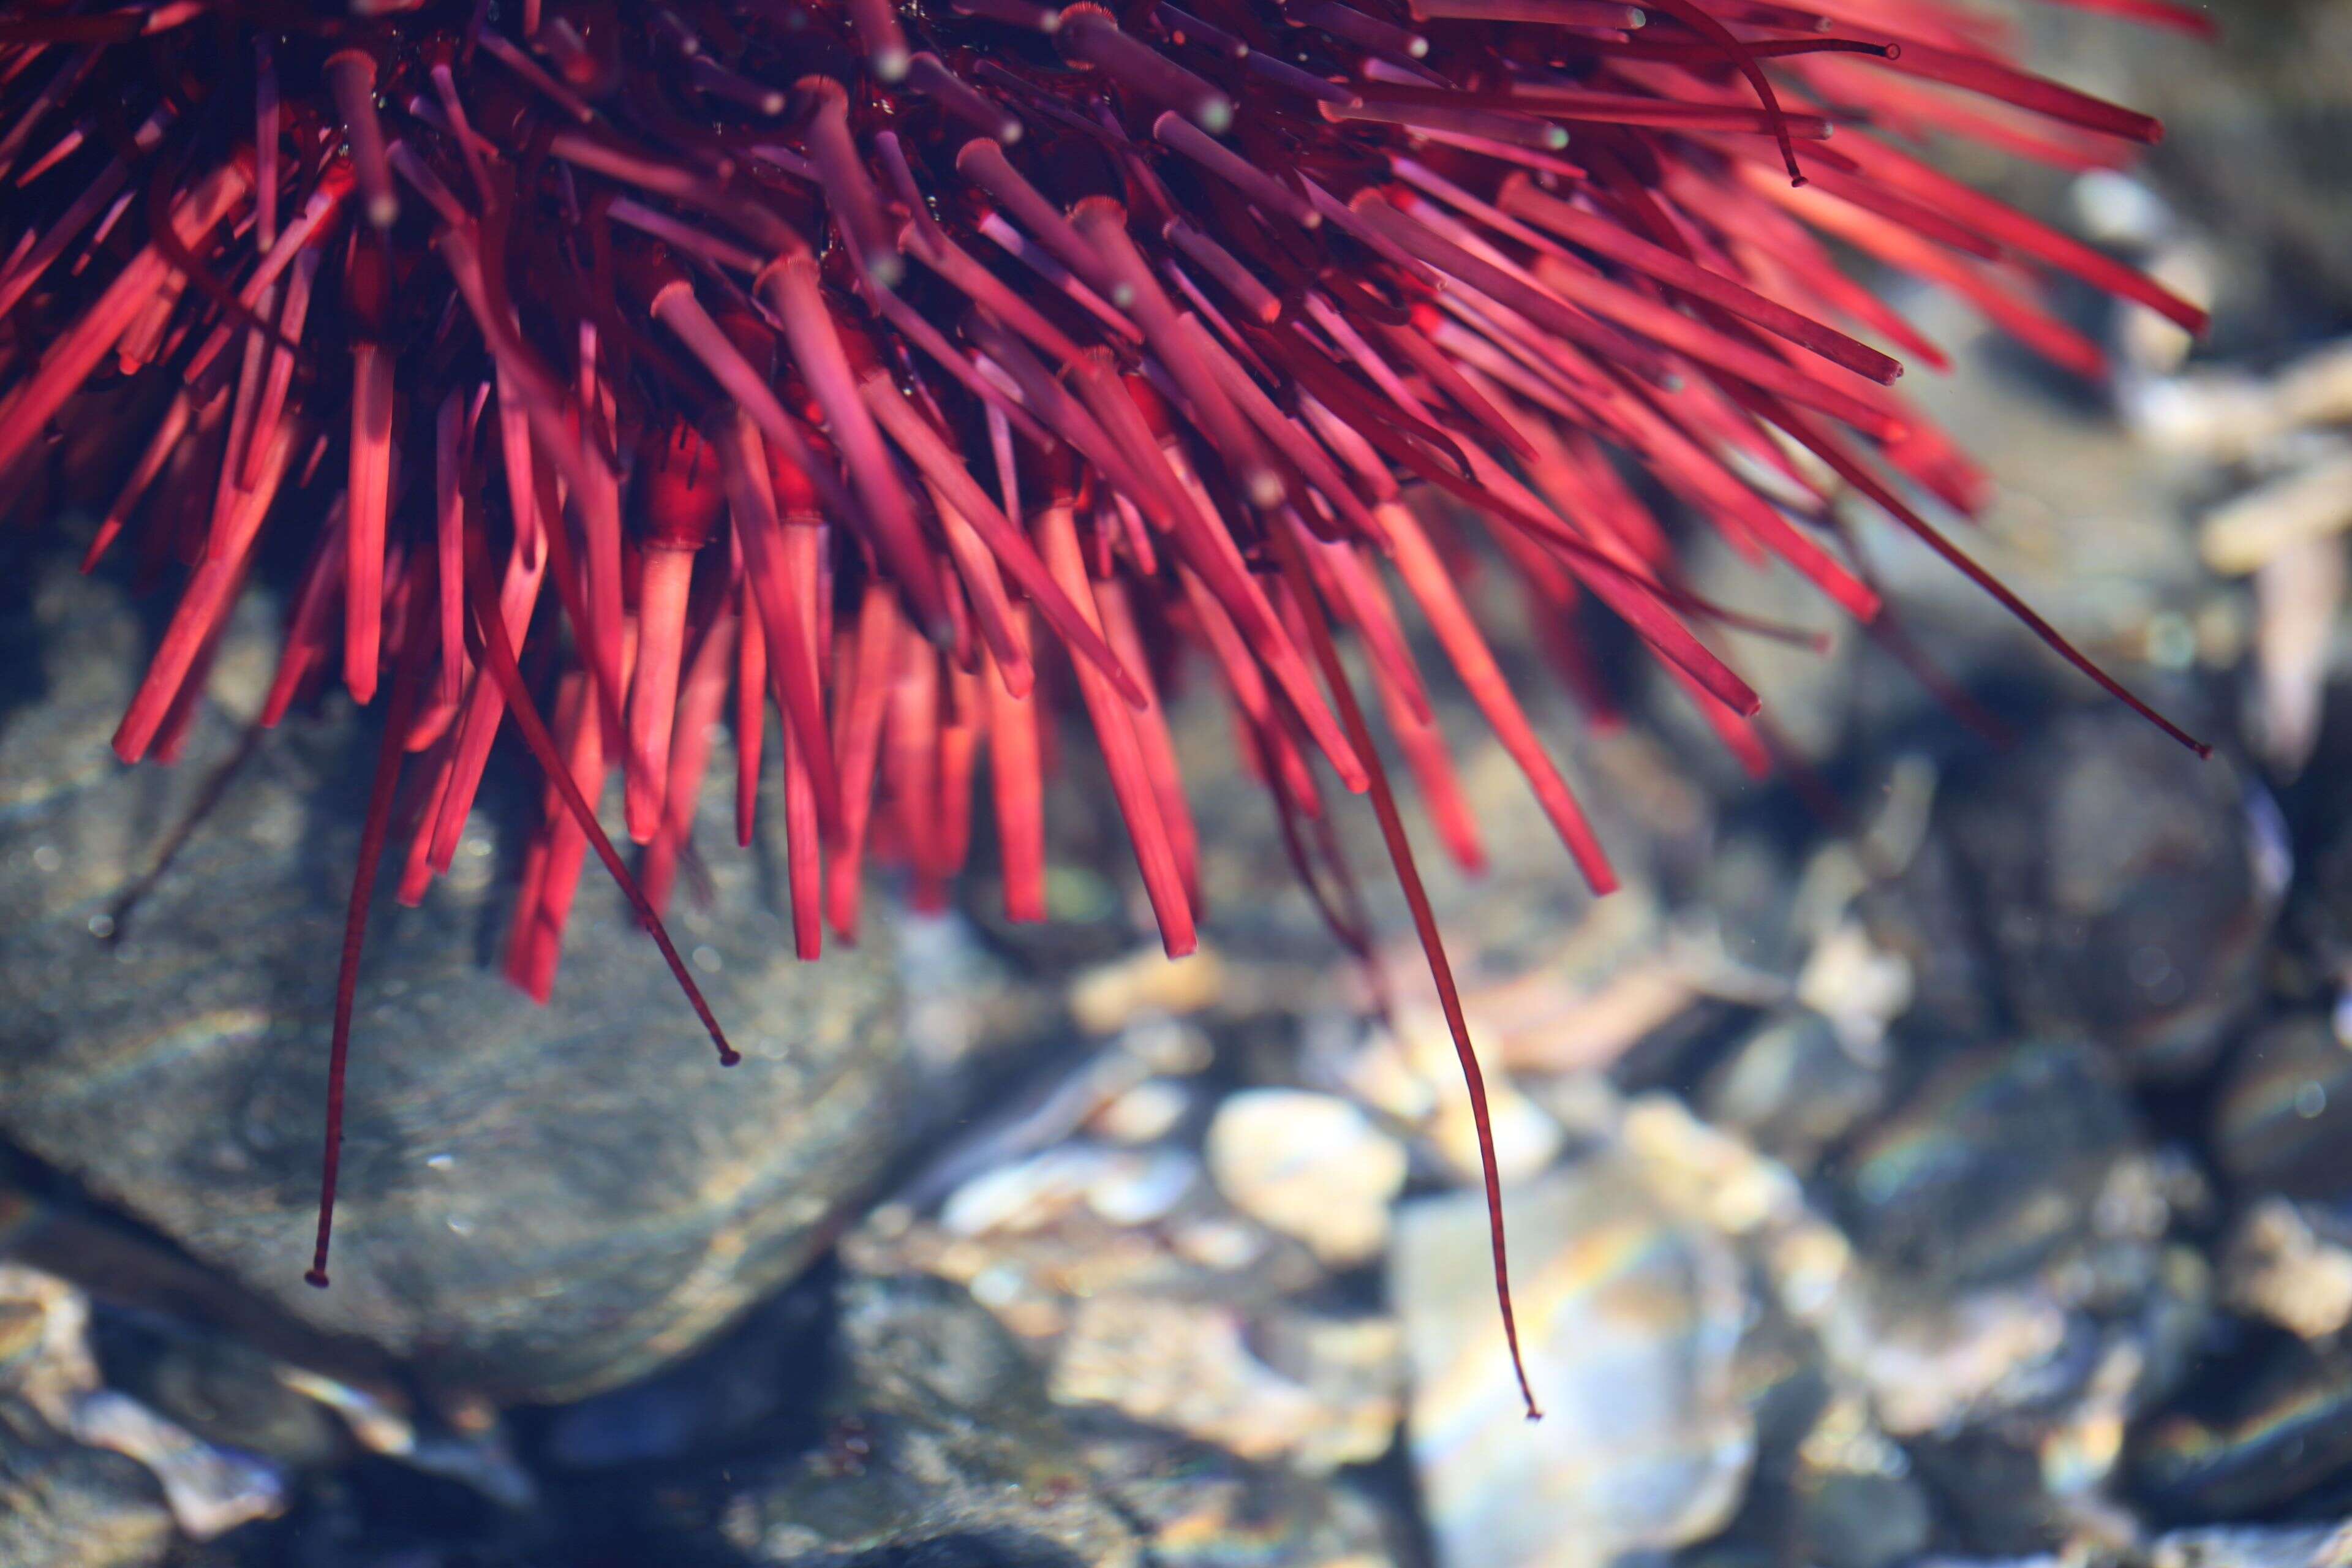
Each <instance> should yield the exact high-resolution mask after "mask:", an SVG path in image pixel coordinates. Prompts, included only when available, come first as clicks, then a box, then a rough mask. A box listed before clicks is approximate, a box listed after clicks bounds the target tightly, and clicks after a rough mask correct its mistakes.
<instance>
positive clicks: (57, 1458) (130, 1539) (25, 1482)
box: [0, 1399, 174, 1568]
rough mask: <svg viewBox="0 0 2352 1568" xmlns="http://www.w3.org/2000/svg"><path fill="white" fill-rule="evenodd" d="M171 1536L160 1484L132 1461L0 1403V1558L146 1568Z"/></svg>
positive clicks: (37, 1566)
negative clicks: (76, 1439)
mask: <svg viewBox="0 0 2352 1568" xmlns="http://www.w3.org/2000/svg"><path fill="white" fill-rule="evenodd" d="M173 1534H174V1532H173V1529H172V1516H171V1514H170V1512H169V1511H167V1510H165V1509H164V1507H163V1491H162V1489H161V1488H160V1487H158V1486H157V1485H156V1483H155V1479H154V1477H152V1476H151V1475H149V1474H148V1473H147V1471H146V1470H145V1469H144V1468H142V1467H141V1466H140V1465H139V1464H138V1463H137V1462H136V1461H134V1460H131V1459H126V1458H123V1457H122V1456H121V1455H120V1454H110V1453H105V1452H103V1451H101V1450H100V1449H96V1448H85V1447H80V1446H79V1445H78V1444H75V1443H72V1442H69V1441H68V1440H67V1439H65V1438H63V1437H60V1436H58V1435H57V1434H55V1433H53V1432H50V1431H49V1430H48V1429H47V1427H46V1426H43V1425H42V1423H41V1420H40V1417H39V1416H37V1415H34V1414H33V1412H32V1411H31V1410H30V1409H28V1408H27V1407H26V1406H25V1405H22V1404H19V1403H17V1402H16V1401H15V1400H13V1399H11V1400H5V1401H0V1563H7V1564H8V1568H147V1565H148V1564H151V1563H161V1562H162V1561H163V1555H164V1553H165V1552H168V1551H170V1550H171V1547H172V1542H173Z"/></svg>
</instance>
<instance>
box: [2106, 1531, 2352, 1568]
mask: <svg viewBox="0 0 2352 1568" xmlns="http://www.w3.org/2000/svg"><path fill="white" fill-rule="evenodd" d="M2347 1550H2352V1527H2347V1526H2346V1525H2343V1524H2290V1525H2255V1526H2248V1527H2245V1528H2242V1529H2230V1528H2227V1527H2222V1528H2218V1529H2205V1530H2176V1531H2171V1532H2170V1533H2168V1534H2165V1535H2160V1536H2158V1537H2157V1540H2156V1543H2155V1545H2154V1546H2153V1547H2151V1548H2150V1549H2149V1551H2148V1561H2149V1563H2151V1564H2153V1568H2326V1564H2328V1563H2341V1562H2342V1561H2343V1560H2344V1555H2345V1552H2347Z"/></svg>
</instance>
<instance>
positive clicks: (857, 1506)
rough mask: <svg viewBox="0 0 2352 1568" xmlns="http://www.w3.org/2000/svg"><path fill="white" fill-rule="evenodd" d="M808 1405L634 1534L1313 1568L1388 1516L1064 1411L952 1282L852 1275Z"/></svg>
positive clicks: (1028, 1562) (989, 1560)
mask: <svg viewBox="0 0 2352 1568" xmlns="http://www.w3.org/2000/svg"><path fill="white" fill-rule="evenodd" d="M838 1335H839V1342H838V1344H837V1346H836V1347H835V1358H834V1361H833V1363H832V1370H831V1374H830V1377H829V1379H828V1387H827V1389H826V1392H825V1394H824V1396H823V1399H822V1401H821V1403H820V1405H819V1407H818V1412H817V1414H818V1418H819V1421H820V1423H821V1433H820V1436H818V1438H817V1440H816V1441H815V1443H814V1444H813V1445H812V1446H810V1447H808V1448H807V1450H806V1451H805V1452H803V1453H800V1454H797V1455H794V1456H793V1457H791V1458H785V1459H782V1460H777V1459H754V1460H751V1461H748V1462H742V1463H736V1464H731V1465H729V1466H727V1467H726V1468H724V1469H723V1470H722V1471H721V1472H720V1473H719V1475H718V1476H717V1477H716V1478H714V1479H712V1480H711V1481H709V1482H708V1483H707V1484H703V1485H699V1486H689V1487H686V1488H680V1489H671V1490H670V1492H668V1493H667V1495H664V1496H662V1497H659V1498H657V1499H656V1500H655V1503H654V1511H653V1513H652V1516H651V1517H650V1519H649V1520H648V1521H647V1522H646V1530H645V1534H646V1538H647V1539H648V1540H649V1541H658V1542H662V1543H663V1544H664V1550H665V1552H668V1553H670V1554H671V1557H672V1558H673V1559H675V1558H677V1557H684V1558H685V1559H687V1560H698V1559H697V1558H696V1556H695V1554H696V1553H697V1552H707V1553H709V1554H712V1555H713V1556H714V1557H718V1558H720V1559H722V1560H725V1561H730V1562H734V1563H757V1564H761V1568H836V1565H840V1568H846V1565H847V1564H850V1563H860V1564H863V1563H876V1562H887V1563H922V1564H925V1565H931V1564H938V1565H940V1568H1079V1565H1081V1564H1083V1565H1085V1568H1126V1565H1130V1564H1141V1563H1152V1564H1155V1565H1160V1564H1165V1565H1168V1568H1216V1565H1221V1564H1225V1563H1233V1562H1235V1561H1241V1560H1246V1561H1251V1562H1259V1561H1263V1562H1278V1563H1286V1564H1294V1563H1295V1564H1299V1565H1302V1568H1315V1565H1318V1564H1328V1565H1330V1568H1339V1564H1341V1563H1349V1564H1368V1565H1370V1564H1386V1563H1390V1562H1391V1557H1390V1555H1389V1552H1388V1550H1387V1548H1386V1545H1385V1541H1386V1538H1387V1535H1388V1532H1389V1531H1390V1529H1391V1524H1390V1522H1389V1521H1387V1520H1386V1519H1385V1517H1384V1516H1383V1515H1382V1514H1381V1512H1380V1510H1378V1509H1377V1508H1375V1507H1374V1506H1373V1505H1372V1504H1371V1503H1370V1502H1369V1501H1368V1500H1364V1499H1363V1498H1361V1497H1360V1496H1358V1495H1356V1494H1354V1493H1352V1492H1350V1491H1347V1490H1345V1489H1335V1488H1334V1487H1332V1486H1331V1485H1330V1484H1329V1483H1327V1482H1323V1481H1318V1480H1310V1479H1306V1478H1303V1477H1299V1476H1296V1475H1291V1474H1286V1473H1284V1472H1280V1471H1276V1470H1267V1469H1259V1468H1253V1467H1250V1466H1245V1465H1243V1464H1241V1463H1239V1462H1238V1461H1236V1460H1234V1459H1232V1458H1229V1457H1227V1456H1224V1455H1222V1454H1220V1453H1218V1452H1217V1451H1216V1450H1214V1449H1212V1448H1208V1447H1205V1446H1202V1445H1199V1444H1193V1443H1187V1442H1183V1441H1181V1440H1179V1439H1173V1438H1170V1437H1168V1436H1164V1435H1161V1434H1157V1433H1152V1432H1150V1431H1147V1430H1145V1429H1143V1428H1141V1427H1138V1426H1133V1425H1131V1424H1129V1423H1126V1422H1122V1421H1118V1420H1117V1419H1115V1418H1109V1417H1100V1418H1097V1417H1088V1416H1076V1417H1073V1416H1067V1415H1065V1414H1064V1413H1063V1412H1061V1411H1059V1410H1058V1409H1056V1408H1055V1406H1054V1405H1052V1403H1051V1402H1050V1401H1049V1400H1048V1399H1047V1397H1046V1395H1045V1388H1044V1384H1043V1381H1042V1379H1041V1378H1040V1376H1039V1374H1038V1373H1037V1371H1036V1369H1035V1367H1034V1364H1033V1363H1031V1361H1030V1360H1029V1359H1028V1358H1027V1357H1026V1356H1025V1355H1024V1353H1023V1352H1022V1350H1021V1348H1020V1347H1019V1346H1018V1345H1017V1344H1015V1343H1014V1342H1013V1340H1012V1338H1011V1336H1010V1335H1008V1334H1007V1333H1006V1332H1005V1331H1004V1330H1003V1329H1002V1328H1001V1327H999V1326H998V1324H997V1323H996V1321H995V1320H994V1319H993V1318H992V1317H991V1316H990V1315H989V1313H988V1312H987V1311H985V1310H983V1309H982V1308H981V1307H979V1306H978V1305H976V1304H975V1303H974V1302H973V1301H972V1300H971V1297H970V1296H969V1295H968V1294H966V1293H965V1292H964V1291H963V1290H961V1289H959V1288H957V1287H955V1286H953V1285H950V1284H948V1283H946V1282H943V1281H940V1280H936V1279H926V1278H922V1277H919V1276H899V1277H893V1278H888V1279H880V1278H874V1277H853V1278H851V1279H849V1280H848V1281H847V1282H846V1283H845V1286H844V1288H843V1292H842V1305H841V1321H840V1325H839V1330H838Z"/></svg>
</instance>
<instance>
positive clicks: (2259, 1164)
mask: <svg viewBox="0 0 2352 1568" xmlns="http://www.w3.org/2000/svg"><path fill="white" fill-rule="evenodd" d="M2213 1153H2214V1157H2215V1159H2216V1160H2217V1161H2219V1162H2220V1163H2221V1169H2222V1170H2223V1171H2225V1172H2227V1173H2229V1174H2230V1175H2231V1176H2232V1177H2234V1178H2235V1179H2236V1180H2238V1181H2240V1182H2242V1183H2244V1184H2246V1185H2248V1186H2250V1187H2253V1188H2257V1189H2267V1190H2272V1191H2276V1192H2281V1193H2285V1194H2289V1195H2290V1196H2294V1197H2328V1196H2332V1195H2334V1194H2339V1193H2342V1192H2344V1191H2345V1190H2346V1188H2347V1186H2352V1049H2347V1048H2346V1047H2345V1045H2344V1042H2343V1041H2341V1040H2339V1039H2338V1038H2336V1029H2335V1026H2334V1025H2333V1024H2332V1023H2331V1021H2330V1020H2328V1019H2326V1018H2323V1017H2316V1016H2296V1017H2291V1018H2282V1019H2278V1020H2276V1021H2274V1022H2273V1023H2270V1024H2268V1025H2265V1026H2263V1028H2261V1029H2259V1030H2257V1031H2256V1032H2255V1033H2254V1034H2253V1035H2252V1037H2250V1038H2248V1039H2247V1040H2246V1042H2245V1043H2244V1044H2243V1045H2242V1046H2240V1047H2238V1049H2237V1052H2236V1055H2235V1057H2234V1058H2233V1059H2232V1060H2231V1063H2230V1068H2229V1073H2228V1077H2227V1078H2226V1079H2224V1081H2223V1084H2222V1087H2221V1094H2220V1096H2219V1097H2218V1102H2217V1103H2216V1104H2215V1106H2214V1109H2213Z"/></svg>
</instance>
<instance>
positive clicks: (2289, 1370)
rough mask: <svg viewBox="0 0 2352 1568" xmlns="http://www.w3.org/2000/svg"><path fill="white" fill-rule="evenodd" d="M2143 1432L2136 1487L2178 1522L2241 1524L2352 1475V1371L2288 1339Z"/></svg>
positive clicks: (2133, 1453) (2132, 1454)
mask: <svg viewBox="0 0 2352 1568" xmlns="http://www.w3.org/2000/svg"><path fill="white" fill-rule="evenodd" d="M2203 1392H2204V1394H2206V1397H2204V1398H2202V1399H2200V1400H2197V1401H2195V1402H2193V1403H2184V1404H2182V1405H2179V1406H2177V1407H2175V1408H2172V1409H2168V1410H2166V1411H2163V1412H2161V1413H2159V1414H2158V1415H2155V1416H2154V1417H2152V1418H2151V1419H2149V1420H2148V1421H2147V1422H2146V1423H2144V1424H2143V1425H2141V1426H2139V1427H2137V1429H2136V1430H2135V1431H2134V1432H2133V1435H2132V1442H2131V1447H2130V1451H2129V1465H2130V1475H2131V1480H2132V1485H2133V1490H2134V1491H2135V1492H2137V1494H2138V1496H2139V1498H2140V1499H2141V1500H2142V1501H2143V1502H2145V1503H2146V1504H2147V1507H2148V1508H2149V1510H2151V1511H2153V1512H2155V1513H2157V1514H2158V1516H2160V1517H2162V1518H2164V1519H2168V1520H2174V1521H2195V1522H2208V1521H2216V1520H2230V1519H2243V1518H2245V1517H2247V1516H2248V1515H2252V1514H2257V1513H2260V1512H2262V1511H2263V1510H2268V1509H2272V1508H2274V1507H2276V1506H2277V1505H2279V1504H2281V1503H2283V1502H2285V1501H2286V1500H2290V1499H2293V1498H2295V1497H2296V1496H2297V1495H2298V1494H2299V1493H2302V1492H2303V1491H2305V1489H2308V1488H2311V1487H2313V1486H2315V1485H2317V1484H2318V1483H2321V1482H2324V1481H2327V1480H2330V1479H2332V1478H2335V1477H2337V1476H2340V1475H2342V1474H2344V1473H2345V1472H2346V1471H2347V1470H2352V1369H2347V1367H2345V1366H2344V1365H2343V1364H2342V1363H2341V1361H2340V1359H2338V1358H2336V1357H2334V1356H2329V1355H2325V1354H2322V1353H2320V1352H2315V1351H2313V1350H2310V1349H2307V1348H2305V1346H2303V1345H2301V1344H2299V1343H2295V1342H2288V1343H2286V1344H2283V1345H2279V1346H2277V1347H2275V1348H2274V1349H2273V1350H2272V1351H2271V1352H2269V1353H2267V1354H2257V1355H2256V1356H2254V1357H2252V1359H2251V1360H2250V1361H2249V1363H2247V1364H2245V1365H2242V1366H2239V1367H2234V1368H2232V1369H2231V1374H2230V1375H2229V1376H2227V1377H2226V1378H2221V1379H2218V1380H2215V1381H2214V1382H2213V1383H2212V1384H2210V1385H2209V1386H2208V1387H2207V1388H2206V1389H2204V1390H2203Z"/></svg>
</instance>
